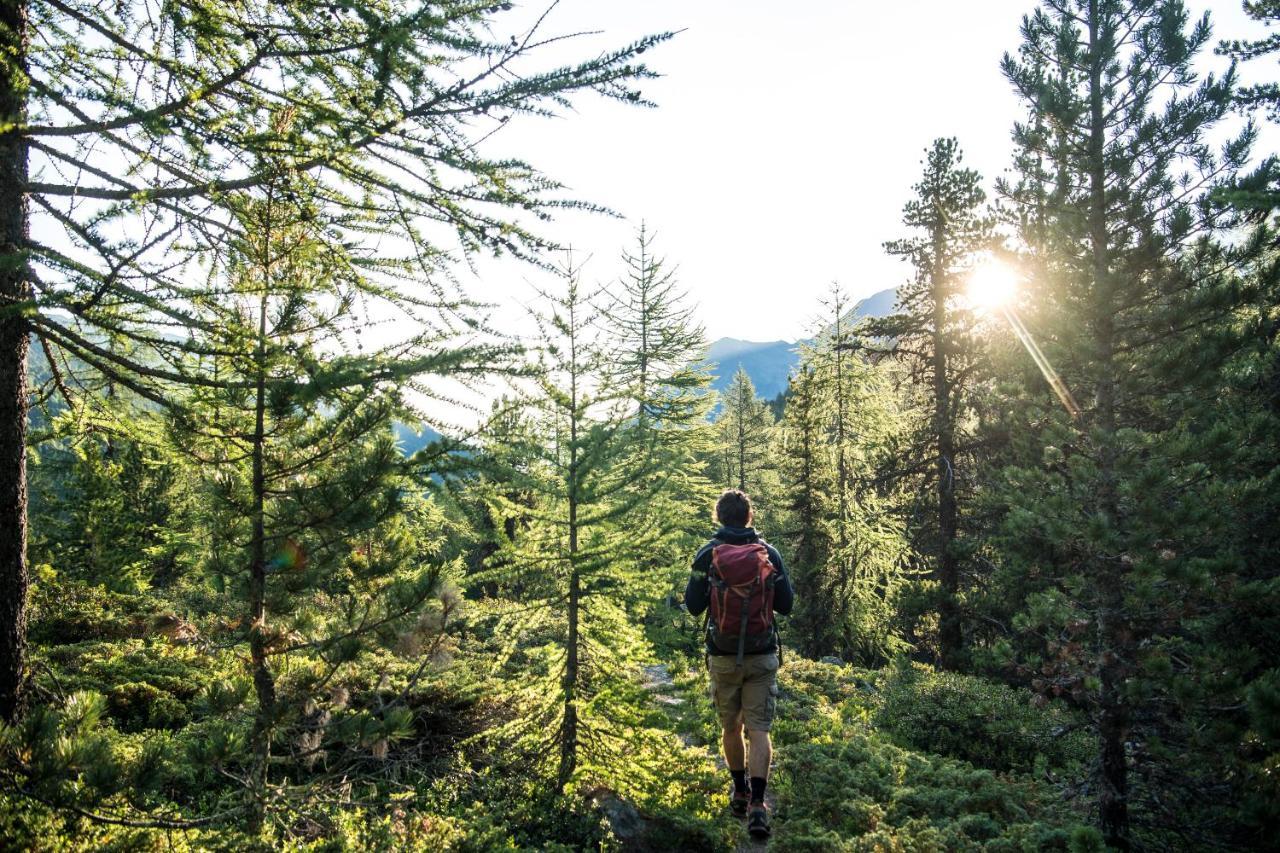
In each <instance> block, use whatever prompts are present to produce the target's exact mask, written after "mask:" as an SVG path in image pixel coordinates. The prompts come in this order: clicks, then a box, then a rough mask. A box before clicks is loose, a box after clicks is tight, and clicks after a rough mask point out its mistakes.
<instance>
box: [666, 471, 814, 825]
mask: <svg viewBox="0 0 1280 853" xmlns="http://www.w3.org/2000/svg"><path fill="white" fill-rule="evenodd" d="M716 520H717V521H718V522H719V523H720V525H721V527H720V529H719V530H718V531H716V534H715V536H714V537H712V539H711V541H710V542H708V543H707V544H706V545H704V546H703V547H702V548H701V550H699V551H698V553H697V556H695V557H694V558H693V572H692V573H691V574H690V576H689V584H688V586H687V587H685V591H684V600H685V605H686V606H687V607H688V608H689V612H690V613H692V614H693V615H694V616H697V615H698V614H700V613H702V612H703V611H704V610H709V611H710V612H709V613H708V616H707V632H706V643H707V669H708V670H709V674H710V681H711V691H710V692H711V701H712V703H713V704H714V705H715V708H716V714H717V715H718V716H719V718H720V728H721V729H722V730H723V737H722V742H723V744H724V760H725V763H726V764H728V765H729V773H730V775H732V776H733V794H732V796H731V797H730V799H729V807H730V808H731V809H732V811H733V813H734V814H735V815H737V816H738V817H744V816H745V817H746V818H747V831H748V832H750V833H751V835H752V837H754V838H767V837H768V836H769V812H768V809H767V808H766V807H765V803H764V791H765V786H766V784H767V783H768V780H769V764H770V762H771V761H772V760H773V743H772V742H771V741H770V740H769V728H770V727H771V726H772V725H773V713H774V708H775V705H776V704H777V698H778V652H779V645H778V633H777V628H776V627H775V625H774V620H773V614H774V613H775V612H777V613H783V614H787V613H790V612H791V605H792V603H793V601H794V599H795V594H794V592H793V591H792V589H791V581H790V580H789V579H788V578H787V573H786V570H785V569H784V568H783V565H782V557H781V556H780V555H779V554H778V551H777V549H776V548H774V547H773V546H772V545H770V544H769V543H767V542H765V541H764V540H763V539H761V538H760V535H759V534H758V533H756V531H755V528H753V527H752V526H751V523H752V520H753V519H752V512H751V499H750V498H748V497H747V496H746V494H744V493H743V492H741V491H739V490H738V489H730V490H729V491H727V492H725V493H724V494H723V495H721V496H720V500H718V501H716ZM744 724H745V726H746V730H747V739H748V740H749V741H750V742H751V754H750V756H748V755H747V749H746V744H744V743H743V740H742V730H743V726H744ZM748 770H749V771H750V774H751V776H750V784H749V785H748V781H747V773H748Z"/></svg>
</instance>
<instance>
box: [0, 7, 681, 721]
mask: <svg viewBox="0 0 1280 853" xmlns="http://www.w3.org/2000/svg"><path fill="white" fill-rule="evenodd" d="M510 9H511V4H509V3H499V4H488V3H461V2H450V3H445V4H438V5H431V6H419V5H417V4H412V3H408V2H404V0H385V2H378V3H359V4H344V3H338V4H334V3H329V2H315V0H290V2H284V3H280V2H274V0H273V1H272V2H266V0H253V2H247V3H235V4H228V3H221V2H210V0H197V2H192V3H185V4H183V5H181V6H172V5H170V4H166V3H163V2H159V0H130V2H123V3H116V4H110V5H107V6H103V5H101V4H98V3H94V2H84V0H5V2H3V3H0V39H2V40H3V62H0V117H2V118H0V122H2V124H0V208H3V210H4V218H3V222H2V223H0V229H2V231H3V233H0V246H3V252H4V258H5V262H4V263H3V265H0V586H3V587H4V588H5V589H6V590H7V592H6V594H5V595H4V596H3V598H2V599H0V718H2V719H6V720H12V719H13V718H14V717H15V715H16V713H17V710H18V700H19V687H20V684H21V680H22V672H23V657H24V643H25V639H24V638H25V620H26V599H27V586H28V577H27V567H26V536H27V522H26V474H25V455H26V443H27V442H26V424H27V411H28V405H29V392H28V382H27V350H28V345H29V341H30V339H31V335H33V334H34V335H35V336H36V337H37V339H38V340H39V341H40V342H41V344H42V346H47V347H49V348H51V349H52V350H53V351H54V360H55V361H56V360H58V359H60V358H61V355H60V354H59V353H66V354H68V355H70V356H73V357H74V358H75V359H76V361H77V363H81V364H84V365H86V366H87V369H88V370H91V371H94V372H97V373H99V374H101V375H104V376H107V377H109V378H110V379H111V381H112V382H113V383H116V384H117V385H118V386H119V387H122V388H129V389H131V390H132V391H133V392H135V393H137V394H139V395H140V396H142V397H144V398H148V399H151V400H152V402H153V403H161V402H162V401H163V400H165V399H166V398H167V395H168V387H169V386H170V385H177V386H190V385H191V384H193V383H196V384H199V383H203V384H205V385H206V386H209V383H211V382H213V381H214V380H212V379H210V378H208V377H200V378H197V377H196V376H194V375H193V373H192V371H193V370H198V368H196V367H192V366H191V365H192V364H198V363H199V361H200V358H201V357H211V356H213V355H216V353H213V352H208V351H202V350H200V349H199V348H198V347H197V346H196V345H195V344H193V343H192V342H191V338H190V337H189V336H188V335H187V331H188V330H194V331H195V332H197V333H203V332H205V331H207V329H205V328H203V327H202V326H201V321H200V320H199V318H198V317H197V316H196V314H195V312H194V311H193V310H192V304H193V302H195V301H198V300H199V299H200V298H201V296H202V293H203V292H204V288H203V287H202V286H201V285H200V284H199V283H198V282H199V281H200V277H199V274H198V271H196V270H193V269H191V268H190V267H186V266H175V259H174V252H173V251H172V250H173V249H174V248H175V247H190V246H198V247H203V248H204V249H206V250H208V251H218V250H221V249H222V248H223V247H224V246H225V244H226V242H227V241H228V240H230V239H233V238H234V237H235V236H236V232H237V223H236V221H235V214H234V211H233V210H232V209H231V207H232V205H231V204H229V200H230V199H232V198H233V197H234V196H235V194H237V193H242V192H247V191H251V190H253V189H254V188H258V187H262V186H264V185H265V184H267V183H269V182H270V181H271V180H273V179H274V178H275V177H276V175H277V173H278V171H279V170H280V169H282V168H283V169H285V170H288V171H292V172H297V173H306V174H308V175H310V176H311V178H312V179H313V180H315V181H316V182H317V184H318V185H319V186H320V187H322V189H321V191H319V192H318V193H316V194H315V195H314V196H313V203H314V204H315V205H317V206H319V207H320V208H323V209H324V210H325V211H327V212H328V213H329V214H331V215H335V216H336V215H337V214H339V213H342V212H350V211H358V212H364V213H368V214H371V215H372V216H373V217H374V218H375V219H376V223H377V224H376V228H374V229H373V230H375V231H376V232H377V233H379V234H382V235H389V234H394V235H396V238H397V240H399V242H400V245H401V246H402V248H403V250H404V259H405V261H406V262H407V263H408V264H410V265H412V266H413V267H414V268H416V270H417V275H416V276H415V279H416V280H415V281H414V282H412V284H411V287H410V292H411V293H414V294H416V297H417V298H418V299H419V300H420V301H421V303H422V304H421V306H420V307H419V311H418V312H417V314H418V315H419V316H428V315H430V316H434V317H437V318H444V319H442V320H441V321H440V322H442V323H444V324H449V325H452V326H453V327H454V328H458V329H460V330H463V331H466V329H467V317H466V315H467V314H468V313H469V312H467V311H466V310H465V299H464V298H462V297H460V296H459V295H458V294H457V293H456V291H455V288H454V287H453V286H452V284H451V281H450V276H449V265H450V264H452V263H453V262H454V261H455V260H456V259H457V257H458V256H459V255H460V254H465V253H470V252H497V253H506V254H511V255H515V256H518V257H524V258H530V257H533V256H536V255H537V254H538V253H539V252H540V251H541V250H542V249H543V248H545V247H546V243H545V242H544V241H543V240H542V239H540V238H539V237H538V236H537V235H536V234H535V233H534V232H532V231H531V230H530V226H529V223H528V222H527V220H528V219H529V218H530V217H532V218H545V217H546V216H547V215H548V213H549V211H551V210H552V209H554V208H557V207H563V206H566V205H568V206H577V207H586V208H590V205H585V204H577V203H574V202H572V201H567V200H565V199H564V198H562V197H561V196H560V194H559V193H558V190H559V186H558V185H557V184H555V183H554V182H552V181H550V180H548V179H546V178H545V177H543V176H541V175H540V174H539V173H538V172H537V171H535V169H534V168H533V167H531V166H530V165H528V164H526V163H524V162H522V161H520V160H518V159H511V158H502V157H499V158H493V157H488V156H485V154H484V153H482V151H481V150H480V148H479V147H478V146H477V145H475V144H473V143H474V142H475V141H477V140H478V139H479V138H480V137H481V136H487V135H488V134H490V133H491V132H492V130H494V129H496V128H497V127H499V126H501V125H502V124H504V123H506V122H507V121H508V120H510V119H512V118H513V117H517V116H521V115H546V114H550V113H551V111H552V110H553V109H555V107H556V106H557V105H563V104H564V103H565V102H566V100H567V99H568V98H569V97H570V96H571V95H573V93H575V92H586V91H594V92H597V93H600V94H602V95H604V96H606V97H610V98H616V99H619V100H622V101H624V102H628V103H639V104H644V103H646V102H645V101H644V99H643V98H642V96H641V94H640V92H639V91H638V90H636V89H635V88H634V87H633V86H632V85H631V84H632V83H633V82H634V81H636V80H639V79H643V78H645V77H648V76H651V74H650V72H649V71H648V70H647V69H646V68H645V67H644V66H643V65H642V64H639V63H638V62H637V60H636V57H637V56H638V55H639V54H640V53H643V52H644V51H645V50H647V49H648V48H650V47H652V46H654V45H655V44H657V43H659V42H661V41H663V40H664V39H665V38H666V36H665V35H659V36H654V37H649V38H645V39H642V40H640V41H639V42H636V43H634V44H631V45H629V46H626V47H624V48H622V49H620V50H614V51H606V52H603V53H599V54H597V55H595V56H594V57H593V58H591V59H588V60H586V61H584V62H581V63H574V64H568V65H563V66H552V67H549V68H547V67H543V68H539V67H537V66H536V64H535V63H536V60H537V57H539V56H541V55H542V53H543V49H544V48H546V47H547V46H548V45H550V44H552V43H555V42H559V41H561V40H562V39H563V37H562V36H556V35H550V34H547V33H546V27H547V25H546V21H545V15H544V16H543V17H542V18H539V19H538V20H537V21H536V22H535V23H534V24H533V25H532V26H528V25H524V24H516V25H513V28H516V27H518V30H517V31H516V32H515V33H513V34H512V33H502V34H499V32H498V31H499V30H500V29H502V28H503V23H502V22H503V20H504V19H503V18H502V17H501V15H502V13H504V12H506V11H507V10H510ZM286 114H287V115H288V116H289V117H290V120H289V121H287V122H280V121H278V118H279V117H280V116H281V115H286ZM268 160H269V161H270V162H269V165H266V166H264V165H263V164H264V162H266V161H268ZM353 236H354V235H353ZM355 239H364V238H363V237H358V236H357V237H355ZM402 283H403V280H402ZM389 286H390V285H389ZM197 337H202V335H201V334H197Z"/></svg>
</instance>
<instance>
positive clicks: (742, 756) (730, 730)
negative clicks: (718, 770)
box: [721, 715, 754, 770]
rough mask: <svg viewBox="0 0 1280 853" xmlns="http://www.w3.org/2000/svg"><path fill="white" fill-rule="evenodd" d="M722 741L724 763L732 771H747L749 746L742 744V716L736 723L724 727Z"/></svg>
mask: <svg viewBox="0 0 1280 853" xmlns="http://www.w3.org/2000/svg"><path fill="white" fill-rule="evenodd" d="M721 740H722V742H723V745H724V763H725V764H727V765H729V769H730V770H746V769H747V745H746V744H745V743H743V742H742V717H741V715H739V717H738V719H737V721H736V722H734V723H732V724H731V725H727V726H725V727H724V736H723V738H722V739H721ZM753 766H754V765H753Z"/></svg>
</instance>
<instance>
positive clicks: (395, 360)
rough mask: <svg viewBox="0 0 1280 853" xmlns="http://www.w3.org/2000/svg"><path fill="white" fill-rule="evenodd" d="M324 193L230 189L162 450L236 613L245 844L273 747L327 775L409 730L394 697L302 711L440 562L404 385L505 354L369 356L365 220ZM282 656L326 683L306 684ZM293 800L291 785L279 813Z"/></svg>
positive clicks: (396, 626)
mask: <svg viewBox="0 0 1280 853" xmlns="http://www.w3.org/2000/svg"><path fill="white" fill-rule="evenodd" d="M318 191H319V187H318V186H317V185H316V184H315V183H314V182H311V181H309V180H307V178H306V176H305V175H299V174H298V173H294V174H292V175H290V174H289V173H287V172H286V173H284V175H283V176H282V177H281V178H279V179H277V180H274V181H272V182H271V183H269V184H267V185H266V186H265V187H263V188H261V189H260V191H258V192H253V193H243V194H241V197H240V198H239V199H238V200H237V202H236V209H237V222H238V225H239V236H237V237H236V238H235V239H232V240H229V241H228V243H227V246H226V251H225V253H223V254H222V255H221V256H220V257H218V258H217V259H216V260H214V261H213V262H212V263H213V266H214V267H215V270H216V269H217V268H222V269H221V274H220V275H219V276H218V280H220V281H225V282H226V283H227V286H226V288H225V289H224V290H220V291H219V292H217V294H216V297H215V296H214V294H213V293H212V292H210V293H208V294H207V298H206V299H204V300H201V301H200V302H199V303H197V304H196V305H195V306H194V308H193V313H194V314H195V316H196V317H197V318H198V319H199V321H200V324H201V327H202V328H203V329H207V330H208V331H207V332H204V333H202V334H200V335H199V336H198V337H196V339H195V340H194V341H193V344H194V345H195V346H197V347H199V348H201V349H202V350H204V351H207V352H209V353H213V354H212V355H208V356H204V357H203V363H202V364H201V365H200V368H202V369H201V370H199V371H198V372H197V371H195V370H194V369H193V370H192V373H193V375H197V376H209V377H214V378H215V381H214V382H213V383H211V384H209V385H196V386H194V387H193V388H191V389H189V390H188V392H187V394H185V395H183V396H182V397H181V398H178V399H175V400H172V401H171V404H170V405H169V407H168V410H169V413H170V419H171V423H172V434H173V438H174V441H175V442H176V444H177V445H178V446H179V447H181V448H182V450H183V452H184V454H186V455H187V456H188V457H189V458H190V459H191V460H192V461H193V462H194V463H195V465H196V466H197V469H198V470H199V472H200V475H199V476H200V478H201V480H202V483H203V498H204V501H203V506H204V509H203V511H202V512H201V513H200V515H201V517H202V518H203V523H202V524H201V529H202V530H203V532H204V534H205V536H206V538H207V541H206V543H205V547H204V548H203V553H204V554H205V555H206V556H205V559H204V561H203V562H204V565H203V570H204V572H205V574H206V576H207V577H209V578H210V580H211V581H213V582H214V584H215V588H217V589H220V590H223V591H225V592H227V593H229V598H230V599H231V601H230V602H228V605H227V609H228V611H229V613H232V614H234V613H235V612H236V611H237V610H239V611H240V615H239V618H238V619H236V620H235V623H233V624H238V625H239V626H240V630H239V631H238V632H237V633H236V635H235V636H234V637H233V642H236V643H238V644H243V645H244V646H246V647H247V649H248V663H249V667H248V668H249V675H250V678H251V682H252V685H253V693H254V697H255V710H254V714H253V721H252V726H251V730H250V735H249V743H250V746H251V750H250V753H251V757H250V760H249V762H248V766H247V767H246V771H245V775H244V778H245V780H246V794H247V798H248V805H247V814H248V816H249V826H250V829H251V830H252V831H258V830H260V829H261V828H262V826H263V822H264V820H265V818H266V816H267V814H268V812H269V811H270V810H271V808H272V806H273V801H274V800H275V799H276V798H277V797H278V794H275V793H273V792H275V791H278V790H279V789H280V788H281V785H282V782H283V779H284V778H287V777H285V776H284V775H283V774H282V773H281V772H280V771H277V773H276V774H273V773H272V767H273V766H274V767H280V766H281V765H283V764H287V763H288V762H287V761H286V760H285V759H283V758H282V757H280V756H273V746H274V745H275V744H278V743H279V742H280V741H284V742H285V743H286V744H288V746H289V748H288V751H289V752H291V753H293V754H294V755H295V756H296V757H297V758H298V759H299V763H301V764H302V765H303V766H307V767H309V766H310V765H311V764H312V763H314V760H315V759H314V757H315V756H316V755H319V754H322V753H324V754H329V755H333V756H334V763H340V762H341V758H339V755H340V754H341V750H335V749H334V747H335V745H336V743H337V742H338V741H339V740H340V739H341V737H342V735H343V734H349V733H350V731H351V730H353V729H360V730H361V735H360V737H359V739H358V743H359V745H360V746H362V747H364V748H366V749H370V748H372V749H374V751H375V752H377V753H380V754H382V755H385V754H386V750H387V749H388V745H389V744H390V743H393V742H394V741H395V740H396V739H398V738H400V737H403V736H405V734H406V733H407V732H408V730H409V720H410V714H409V712H408V710H407V709H406V708H405V707H404V706H403V703H399V704H397V703H394V702H393V703H391V704H390V705H388V706H385V707H383V708H382V709H381V710H380V711H379V712H378V713H376V714H374V713H369V712H368V711H356V710H353V709H351V708H347V707H346V706H345V702H343V703H339V704H340V705H341V706H342V707H335V708H333V709H332V711H328V710H326V711H325V714H326V720H325V722H324V723H323V724H320V723H317V722H316V714H315V713H313V714H311V715H310V716H308V715H305V714H302V713H300V711H299V709H302V708H305V707H313V708H319V707H320V706H321V705H323V704H328V703H327V701H326V699H325V697H324V696H323V695H321V693H320V688H322V687H324V686H325V685H327V684H328V683H330V682H331V681H332V680H333V679H334V678H335V677H336V676H339V675H340V673H342V672H349V671H350V670H351V669H352V667H353V666H355V665H356V664H357V662H358V661H359V660H360V659H361V657H362V655H363V654H364V653H365V652H366V651H368V650H369V649H370V648H371V647H375V648H376V647H379V646H380V645H383V644H384V643H385V641H386V639H387V638H388V636H396V637H398V636H400V635H402V634H403V633H404V632H406V631H410V630H411V629H412V627H413V625H414V623H415V621H416V620H417V619H418V618H419V617H420V616H421V614H422V613H423V612H424V611H425V609H426V604H427V602H428V601H430V600H431V599H432V598H433V597H435V595H436V593H437V592H438V589H439V585H438V581H439V578H440V573H441V567H440V565H438V564H437V563H436V562H435V561H433V560H431V559H429V558H428V555H427V554H425V553H424V550H425V549H423V548H421V547H420V544H419V543H420V542H421V541H422V539H423V538H424V537H422V536H420V535H419V534H420V533H421V531H415V530H414V529H412V527H413V525H412V523H411V518H410V516H411V513H410V512H408V511H407V510H406V506H405V505H406V502H407V501H408V500H409V498H408V491H409V488H408V487H409V486H410V484H411V483H410V480H409V478H408V477H407V475H406V474H407V472H406V464H405V460H404V458H403V456H402V454H401V452H400V450H399V448H398V447H397V446H396V443H395V436H394V433H393V430H392V423H393V419H394V418H397V417H399V418H404V419H409V418H411V417H412V415H411V414H410V413H409V411H408V410H407V408H406V407H405V406H404V405H403V403H402V402H401V400H400V390H399V389H400V387H401V386H403V385H405V384H410V383H412V381H413V379H414V377H415V376H417V375H419V374H421V373H425V372H434V373H446V372H453V371H458V372H467V371H479V370H481V369H482V368H481V365H484V364H492V363H495V362H498V361H501V360H502V359H503V358H505V357H507V354H506V353H504V352H502V351H501V350H500V349H498V348H495V347H483V346H481V347H457V348H444V349H443V350H442V351H441V352H439V353H437V354H434V355H432V356H423V355H421V353H424V352H425V351H426V350H427V349H429V347H430V343H429V342H428V341H427V340H425V333H424V335H423V336H419V337H418V338H417V339H416V340H414V341H412V342H411V343H410V344H409V345H408V346H403V347H402V345H401V344H399V343H394V344H390V345H385V346H382V347H376V348H374V347H368V348H366V345H365V344H364V343H363V342H361V341H360V340H359V337H360V336H359V335H358V334H356V329H357V328H358V327H357V326H355V325H354V324H355V323H356V322H358V320H357V319H356V315H357V313H358V307H357V306H360V304H361V303H362V302H363V303H364V305H365V306H366V307H367V306H368V304H369V303H370V302H371V301H372V300H373V299H374V298H375V295H376V294H377V293H378V292H379V291H380V288H379V287H378V286H377V284H376V282H373V281H370V280H369V273H370V271H374V272H376V271H378V270H379V269H380V267H381V264H380V262H379V259H378V258H376V257H375V256H372V255H370V254H367V253H359V252H355V253H353V252H352V251H350V249H349V248H348V246H347V245H346V244H345V243H344V241H343V240H342V239H341V234H342V233H343V232H344V231H348V230H351V229H358V228H359V227H360V226H361V223H360V221H359V218H358V217H355V216H352V215H348V216H345V217H342V218H340V219H338V220H336V221H335V220H330V219H328V218H327V217H326V216H325V215H324V214H323V212H322V211H321V210H319V209H318V207H317V205H316V204H314V203H313V201H312V200H313V199H314V197H315V194H316V193H317V192H318ZM211 290H212V288H211ZM406 352H407V353H410V354H411V355H410V357H408V358H406V357H404V356H403V355H402V354H403V353H406ZM294 658H310V659H311V661H312V662H313V663H314V664H315V665H317V666H318V667H319V668H320V671H321V672H323V674H322V675H314V677H311V676H306V675H304V676H302V677H299V676H298V675H297V672H298V669H299V667H298V661H295V660H293V659H294ZM301 669H302V670H303V671H305V667H301ZM291 670H292V671H293V672H294V675H293V677H292V678H290V679H289V680H288V681H287V682H285V683H282V680H281V674H282V673H283V672H289V671H291ZM298 744H301V747H299V746H298ZM299 754H300V755H299ZM273 776H276V777H278V778H273ZM321 788H323V786H321ZM306 797H307V793H306V790H305V787H304V786H301V785H300V786H298V787H297V788H296V789H295V790H293V791H292V792H291V793H290V795H289V799H290V800H291V802H290V806H289V807H290V808H292V809H298V808H300V807H301V804H302V801H304V800H305V799H306Z"/></svg>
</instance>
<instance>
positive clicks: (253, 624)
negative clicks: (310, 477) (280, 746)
mask: <svg viewBox="0 0 1280 853" xmlns="http://www.w3.org/2000/svg"><path fill="white" fill-rule="evenodd" d="M269 227H270V225H269V223H268V229H269ZM264 241H265V243H266V245H267V247H268V248H267V249H266V250H264V253H263V254H264V257H263V273H262V279H263V281H262V297H261V299H260V301H259V305H258V345H257V351H256V352H255V354H254V357H255V360H256V362H257V372H258V376H257V388H256V389H255V391H256V395H257V397H256V399H255V401H254V423H253V510H252V513H253V518H252V522H253V531H252V533H251V538H250V541H249V625H250V628H249V655H250V661H251V664H252V667H253V688H254V692H255V694H256V695H257V700H258V710H257V717H256V719H255V720H254V726H253V751H254V765H253V773H252V778H251V780H250V784H251V785H252V791H251V794H252V797H253V802H252V804H251V805H252V808H251V812H250V830H251V831H253V832H257V831H259V830H260V829H261V828H262V823H263V821H264V819H265V816H266V798H267V777H268V771H269V769H270V768H269V765H270V760H271V728H272V725H273V723H274V719H275V708H276V686H275V680H274V679H273V678H272V677H271V670H270V668H268V666H267V640H266V630H267V605H266V599H267V537H266V470H265V468H266V460H265V458H264V456H265V452H266V408H267V393H266V388H267V365H266V338H267V289H268V280H269V278H270V270H271V266H270V260H271V259H270V255H269V251H270V249H269V246H270V232H269V230H268V234H267V236H265V237H264Z"/></svg>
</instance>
